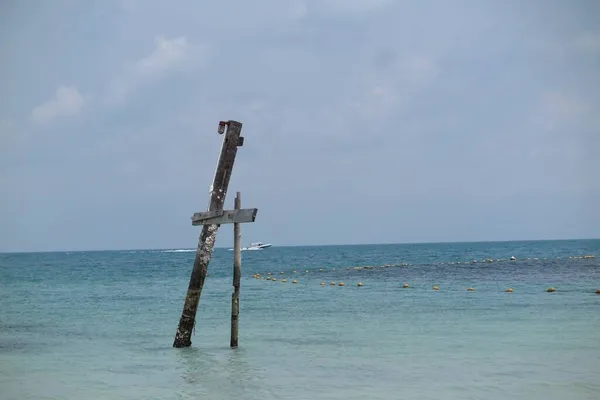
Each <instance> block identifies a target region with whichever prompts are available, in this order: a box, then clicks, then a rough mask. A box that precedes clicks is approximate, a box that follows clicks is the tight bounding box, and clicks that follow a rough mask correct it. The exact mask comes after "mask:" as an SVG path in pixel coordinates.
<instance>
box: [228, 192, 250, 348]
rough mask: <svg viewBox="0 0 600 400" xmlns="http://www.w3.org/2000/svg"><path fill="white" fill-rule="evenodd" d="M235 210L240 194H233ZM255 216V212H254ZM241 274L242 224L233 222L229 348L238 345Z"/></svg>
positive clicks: (238, 206) (238, 203) (239, 208)
mask: <svg viewBox="0 0 600 400" xmlns="http://www.w3.org/2000/svg"><path fill="white" fill-rule="evenodd" d="M234 205H235V210H239V211H241V209H242V194H241V193H240V192H237V195H236V196H235V204H234ZM254 216H256V213H255V214H254ZM241 276H242V226H241V225H240V224H239V223H237V222H236V223H234V224H233V293H232V294H231V340H230V342H229V345H230V347H231V348H235V347H238V329H239V315H240V281H241Z"/></svg>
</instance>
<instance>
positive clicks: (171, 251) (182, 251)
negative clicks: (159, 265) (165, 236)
mask: <svg viewBox="0 0 600 400" xmlns="http://www.w3.org/2000/svg"><path fill="white" fill-rule="evenodd" d="M192 251H196V249H175V250H163V253H191V252H192Z"/></svg>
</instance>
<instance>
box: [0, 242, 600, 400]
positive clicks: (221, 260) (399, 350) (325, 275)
mask: <svg viewBox="0 0 600 400" xmlns="http://www.w3.org/2000/svg"><path fill="white" fill-rule="evenodd" d="M194 251H195V250H193V249H192V250H188V249H165V250H128V251H89V252H55V253H20V254H16V253H14V254H9V253H4V254H0V399H2V400H29V399H89V400H94V399H107V400H118V399H164V400H169V399H200V398H202V399H224V400H225V399H238V400H239V399H244V400H251V399H261V400H269V399H302V400H303V399H306V400H312V399H344V400H351V399H386V400H390V399H423V400H425V399H436V400H438V399H486V400H489V399H502V400H505V399H527V400H534V399H540V400H542V399H543V400H550V399H570V400H576V399H590V400H591V399H594V400H597V399H599V398H600V295H598V294H596V290H598V289H600V240H565V241H521V242H490V243H442V244H397V245H396V244H386V245H356V246H355V245H347V246H311V247H279V246H276V245H275V246H273V247H271V248H268V249H264V250H260V251H244V252H243V253H242V257H243V265H242V270H243V277H242V281H241V299H240V320H239V347H238V348H236V349H231V348H230V347H229V340H230V320H231V294H232V291H233V287H232V264H233V262H232V256H233V253H232V252H231V251H229V249H222V248H219V249H215V251H214V255H213V258H212V261H211V262H210V265H209V276H208V277H207V279H206V282H205V285H204V290H203V292H202V296H201V301H200V306H199V310H198V314H197V322H196V327H195V332H194V336H193V337H192V346H191V347H189V348H183V349H177V348H173V347H172V345H173V339H174V336H175V332H176V330H177V325H178V322H179V317H180V315H181V312H182V309H183V302H184V298H185V294H186V290H187V285H188V282H189V278H190V273H191V269H192V263H193V259H194V254H195V253H194ZM593 256H596V257H595V258H594V257H593ZM511 257H514V258H515V259H514V260H511ZM256 274H259V275H258V277H257V275H256ZM272 277H273V278H275V279H276V280H273V279H272ZM266 278H269V279H266ZM294 281H295V283H294ZM342 282H343V284H344V285H343V286H340V283H342ZM322 283H323V284H322ZM359 283H362V286H359ZM405 286H408V287H405ZM434 286H437V289H438V290H434ZM468 288H472V289H473V290H470V291H469V290H467V289H468ZM509 288H510V289H512V293H510V292H507V291H506V290H507V289H509ZM549 288H553V289H554V291H553V292H548V289H549Z"/></svg>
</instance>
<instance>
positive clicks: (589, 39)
mask: <svg viewBox="0 0 600 400" xmlns="http://www.w3.org/2000/svg"><path fill="white" fill-rule="evenodd" d="M575 47H576V48H577V49H579V50H581V51H584V52H589V53H591V54H598V53H600V33H599V32H593V31H586V32H584V33H582V34H581V35H579V36H577V37H576V38H575Z"/></svg>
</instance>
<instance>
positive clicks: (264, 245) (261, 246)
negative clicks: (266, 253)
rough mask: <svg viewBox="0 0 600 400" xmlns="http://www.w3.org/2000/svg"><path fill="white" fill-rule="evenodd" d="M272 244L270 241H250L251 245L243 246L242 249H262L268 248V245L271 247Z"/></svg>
mask: <svg viewBox="0 0 600 400" xmlns="http://www.w3.org/2000/svg"><path fill="white" fill-rule="evenodd" d="M271 246H272V245H271V244H269V243H263V242H256V243H250V245H249V246H247V247H242V250H262V249H266V248H267V247H271Z"/></svg>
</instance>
